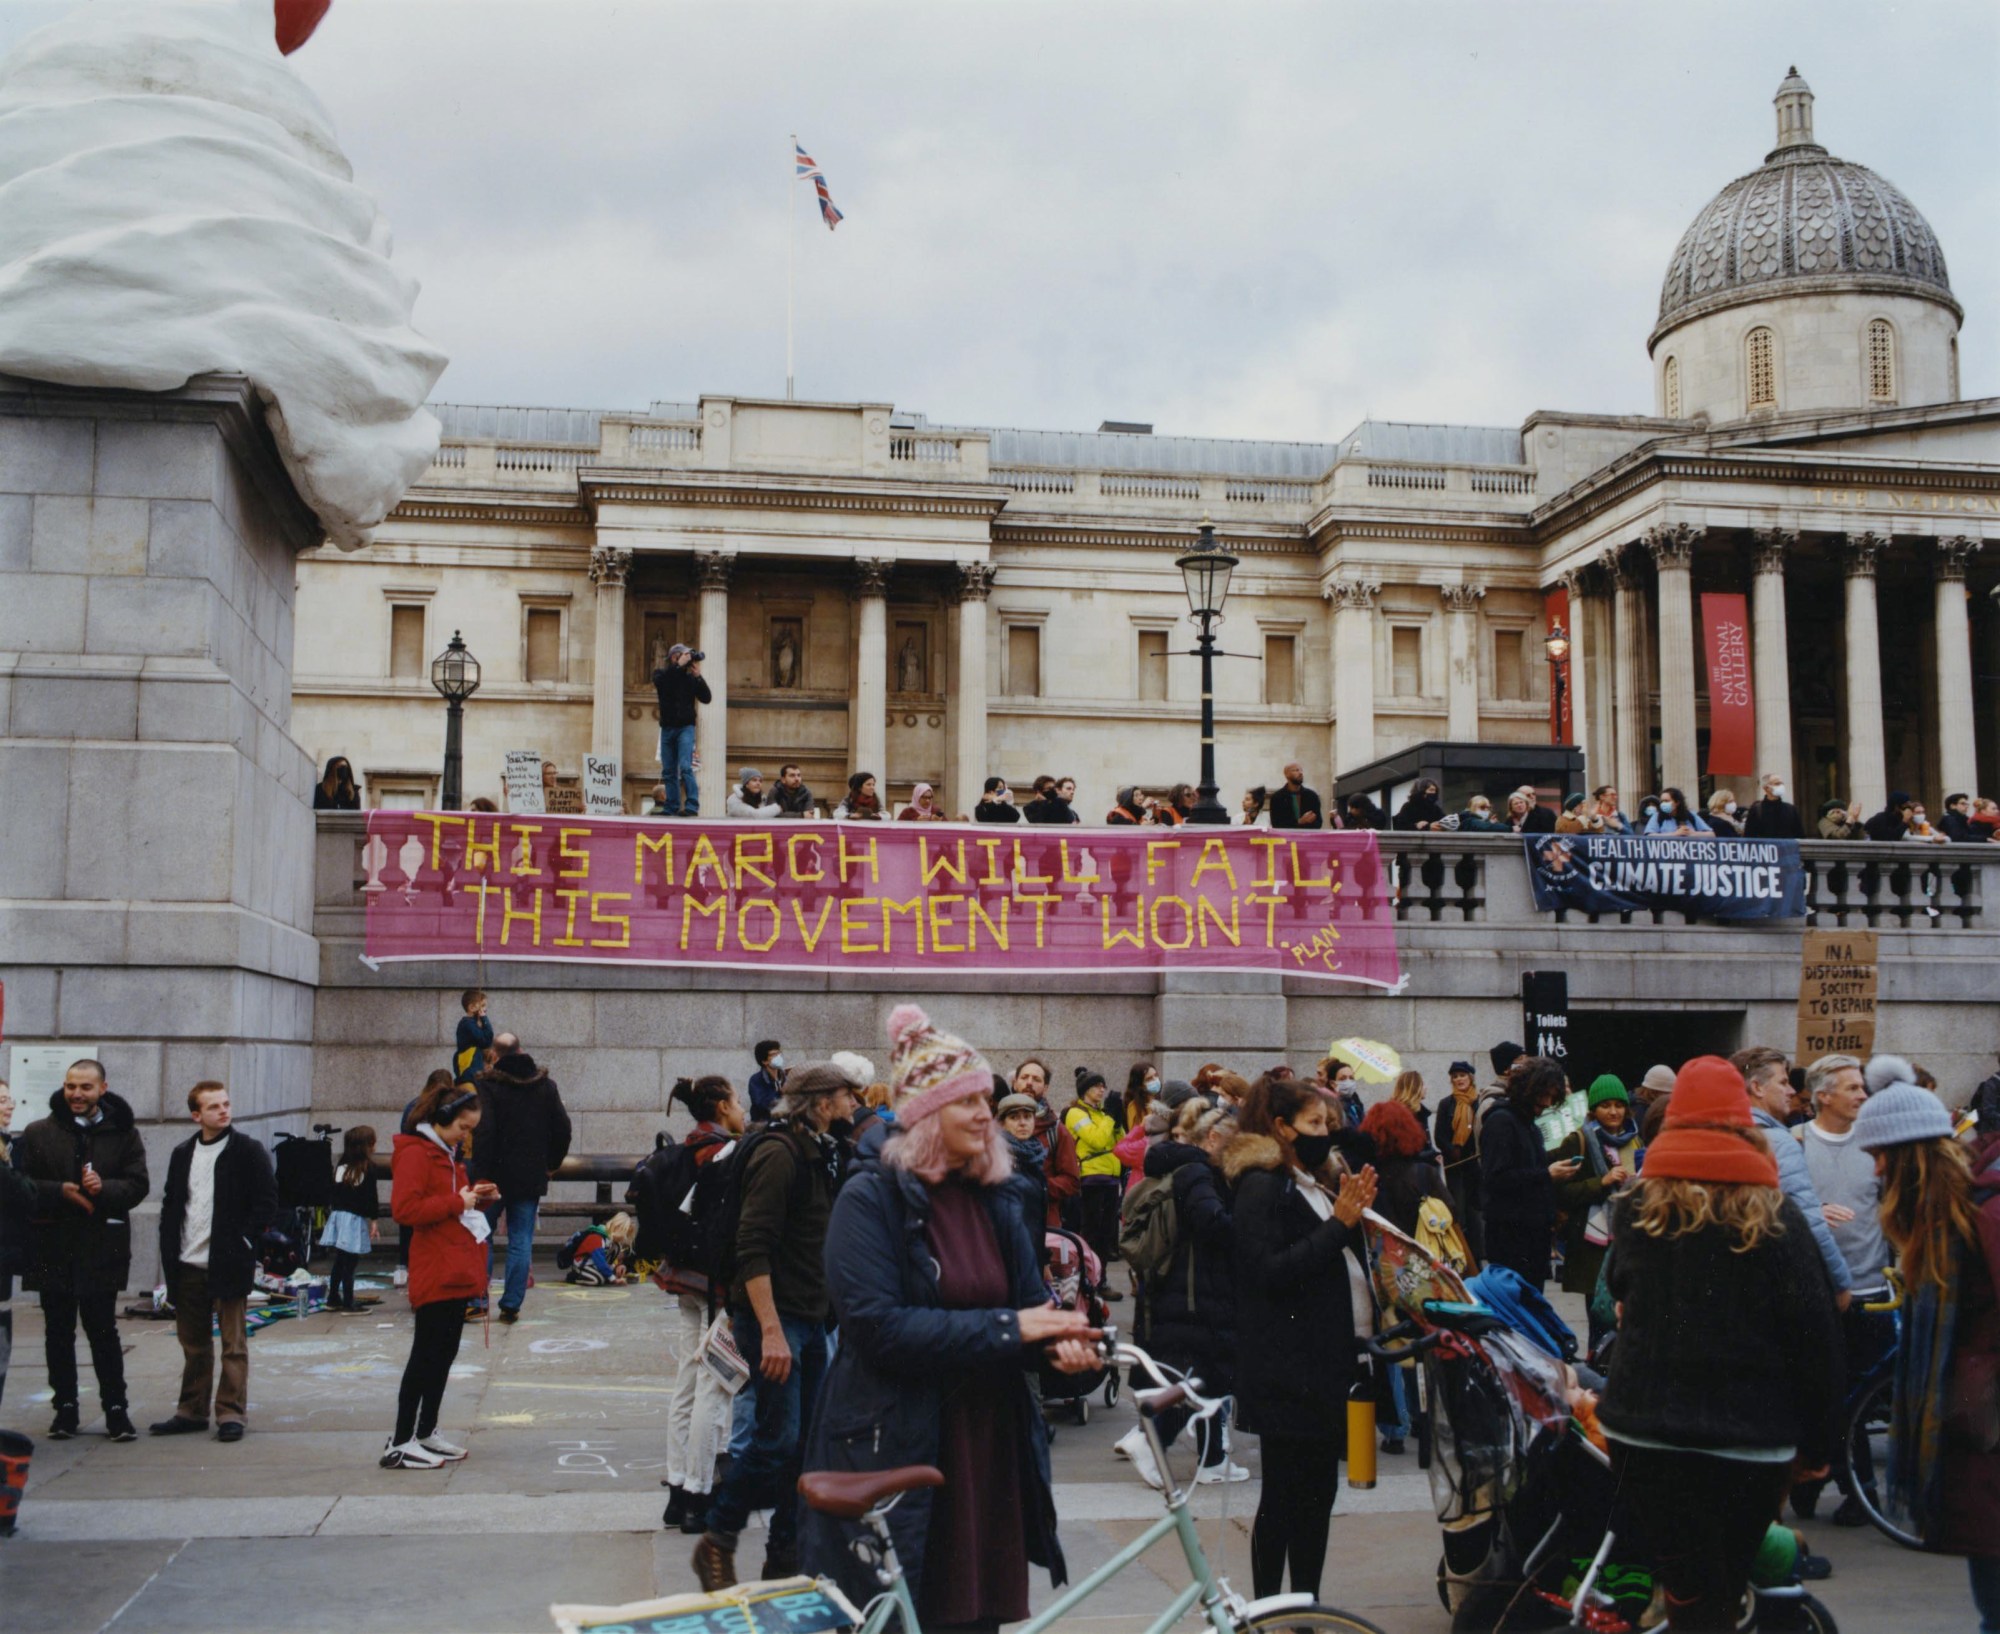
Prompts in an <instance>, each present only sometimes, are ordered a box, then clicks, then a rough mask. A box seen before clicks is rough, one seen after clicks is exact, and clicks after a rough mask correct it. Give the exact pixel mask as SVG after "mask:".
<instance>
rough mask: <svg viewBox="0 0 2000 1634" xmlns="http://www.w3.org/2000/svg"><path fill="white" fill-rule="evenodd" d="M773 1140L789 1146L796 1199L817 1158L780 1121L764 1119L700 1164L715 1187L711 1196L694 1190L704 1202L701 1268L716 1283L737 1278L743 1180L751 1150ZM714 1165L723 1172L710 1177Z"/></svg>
mask: <svg viewBox="0 0 2000 1634" xmlns="http://www.w3.org/2000/svg"><path fill="white" fill-rule="evenodd" d="M774 1140H776V1141H784V1142H786V1143H787V1144H789V1145H790V1146H791V1148H792V1159H793V1166H794V1172H793V1179H792V1194H793V1201H794V1203H796V1202H797V1200H798V1194H799V1192H800V1190H801V1189H802V1188H803V1187H804V1186H805V1185H806V1184H807V1183H808V1181H809V1180H810V1178H811V1174H812V1165H813V1164H814V1163H815V1162H816V1161H818V1158H817V1154H815V1153H810V1152H802V1151H800V1150H799V1143H798V1140H797V1138H796V1137H795V1136H794V1135H793V1134H792V1132H791V1130H790V1129H788V1128H786V1127H785V1125H783V1124H781V1123H767V1124H763V1125H761V1126H759V1127H758V1128H756V1129H753V1130H751V1131H750V1133H749V1134H747V1135H745V1136H743V1137H742V1138H741V1139H740V1140H738V1141H737V1143H736V1150H735V1151H733V1152H731V1153H730V1154H729V1156H728V1157H726V1158H711V1159H710V1160H709V1161H708V1162H707V1163H705V1164H703V1165H702V1168H703V1174H702V1184H703V1185H704V1186H713V1187H714V1188H715V1192H714V1195H713V1198H712V1199H708V1198H703V1197H702V1196H701V1195H700V1193H697V1194H696V1198H697V1206H698V1207H699V1206H702V1205H706V1208H705V1214H706V1218H705V1219H704V1221H703V1237H704V1240H705V1244H706V1248H707V1259H708V1263H707V1265H706V1266H704V1267H703V1269H704V1270H706V1271H707V1273H708V1279H709V1281H710V1282H711V1283H713V1284H715V1285H716V1286H717V1287H724V1288H726V1287H733V1286H734V1285H735V1282H736V1228H737V1227H738V1225H739V1224H741V1222H742V1219H743V1181H744V1177H745V1176H747V1175H748V1174H749V1172H750V1154H751V1153H752V1152H754V1151H756V1150H758V1149H759V1148H761V1147H763V1146H764V1145H766V1144H767V1143H768V1142H770V1141H774ZM714 1169H720V1170H722V1173H721V1174H718V1175H714V1176H713V1177H711V1176H710V1174H709V1173H708V1171H710V1170H714Z"/></svg>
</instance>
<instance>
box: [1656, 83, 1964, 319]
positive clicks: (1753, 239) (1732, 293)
mask: <svg viewBox="0 0 2000 1634" xmlns="http://www.w3.org/2000/svg"><path fill="white" fill-rule="evenodd" d="M1774 100H1775V102H1776V105H1777V110H1778V145H1777V147H1776V148H1774V149H1773V150H1772V151H1771V152H1770V153H1769V154H1767V155H1766V156H1765V159H1764V163H1763V165H1762V166H1761V167H1760V168H1759V169H1756V170H1753V171H1751V172H1750V173H1749V174H1748V175H1747V176H1739V177H1738V178H1737V179H1736V180H1735V181H1733V182H1731V183H1730V184H1729V185H1728V186H1727V187H1725V188H1724V189H1723V190H1722V191H1721V192H1720V193H1718V194H1716V196H1715V197H1714V198H1713V199H1712V200H1711V201H1710V202H1709V204H1708V205H1707V207H1706V208H1705V209H1703V210H1702V212H1701V214H1699V215H1698V216H1696V217H1695V218H1694V223H1693V225H1691V226H1690V227H1689V228H1688V230H1687V231H1686V232H1685V233H1683V234H1682V235H1681V241H1680V244H1679V245H1678V246H1677V247H1676V248H1675V250H1674V257H1673V260H1672V262H1671V263H1669V265H1668V267H1667V277H1666V282H1665V283H1664V284H1663V285H1662V286H1661V288H1660V319H1659V323H1658V325H1657V326H1656V327H1655V328H1654V331H1653V334H1654V338H1655V340H1657V339H1658V338H1659V336H1660V335H1662V334H1664V333H1665V332H1666V331H1667V330H1668V329H1670V328H1672V327H1674V326H1675V325H1676V324H1678V323H1681V322H1683V321H1685V320H1686V319H1688V318H1690V317H1693V316H1695V315H1697V314H1699V313H1703V312H1712V311H1715V310H1716V309H1717V308H1720V307H1727V306H1733V305H1736V304H1738V303H1740V302H1744V301H1752V300H1760V299H1764V298H1766V297H1768V296H1771V295H1776V294H1780V293H1783V291H1782V290H1781V289H1779V288H1777V287H1774V286H1778V285H1782V284H1785V283H1787V282H1793V281H1798V280H1807V279H1810V280H1812V283H1811V284H1810V285H1806V286H1803V287H1802V288H1801V289H1800V293H1805V292H1806V290H1807V289H1808V288H1809V289H1813V290H1821V289H1837V288H1855V287H1865V288H1870V289H1877V290H1881V291H1883V292H1885V293H1886V292H1889V291H1895V292H1898V293H1903V294H1911V295H1918V296H1927V297H1929V298H1931V299H1934V300H1937V301H1939V302H1941V303H1942V304H1943V305H1945V306H1948V307H1950V308H1951V310H1952V311H1953V312H1954V313H1958V312H1959V310H1960V309H1959V306H1958V303H1957V301H1955V300H1954V299H1953V298H1952V294H1951V280H1950V279H1949V278H1948V277H1947V276H1946V274H1945V265H1944V251H1943V250H1942V249H1941V248H1939V246H1938V241H1937V235H1936V234H1935V233H1933V232H1932V231H1931V228H1930V223H1929V222H1927V221H1925V220H1924V218H1923V216H1922V215H1920V214H1919V213H1918V211H1917V207H1916V206H1915V205H1913V204H1912V203H1911V202H1910V201H1909V200H1908V199H1907V198H1905V197H1904V196H1903V194H1902V192H1901V190H1900V189H1898V188H1897V187H1896V186H1895V185H1894V184H1893V183H1891V182H1889V181H1887V180H1885V179H1884V178H1883V177H1881V176H1878V175H1876V174H1875V172H1874V171H1872V170H1870V169H1868V167H1867V166H1866V165H1858V164H1852V163H1850V162H1849V161H1847V160H1845V159H1836V158H1834V157H1833V156H1832V155H1831V154H1829V153H1828V152H1827V151H1826V149H1825V148H1823V147H1821V146H1819V145H1818V144H1817V143H1816V142H1814V141H1813V139H1812V101H1813V95H1812V91H1811V89H1810V87H1808V86H1807V84H1806V82H1805V81H1804V80H1803V79H1801V78H1800V77H1799V71H1798V70H1797V69H1796V68H1794V69H1793V70H1792V71H1791V73H1790V74H1789V75H1788V76H1787V77H1786V79H1785V81H1784V83H1783V84H1782V85H1780V86H1779V87H1778V94H1777V96H1776V98H1775V99H1774Z"/></svg>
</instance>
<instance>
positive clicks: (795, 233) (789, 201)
mask: <svg viewBox="0 0 2000 1634" xmlns="http://www.w3.org/2000/svg"><path fill="white" fill-rule="evenodd" d="M798 155H799V134H798V132H797V131H794V132H792V150H791V152H789V153H787V154H786V155H785V401H786V402H790V401H791V400H792V399H793V398H794V397H795V396H797V393H796V392H794V391H793V389H792V306H793V301H794V298H795V295H796V292H797V288H798V263H799V226H798V222H799V206H798V197H799V176H798V170H799V158H798Z"/></svg>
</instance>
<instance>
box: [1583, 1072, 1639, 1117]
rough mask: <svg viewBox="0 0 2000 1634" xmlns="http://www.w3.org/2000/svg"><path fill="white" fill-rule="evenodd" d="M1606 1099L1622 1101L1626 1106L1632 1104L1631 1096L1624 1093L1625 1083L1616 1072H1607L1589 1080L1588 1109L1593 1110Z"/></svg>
mask: <svg viewBox="0 0 2000 1634" xmlns="http://www.w3.org/2000/svg"><path fill="white" fill-rule="evenodd" d="M1606 1101H1623V1102H1624V1103H1625V1104H1626V1105H1627V1106H1630V1105H1631V1104H1632V1097H1631V1096H1630V1095H1628V1094H1626V1093H1625V1085H1624V1084H1623V1083H1622V1082H1620V1080H1619V1078H1618V1075H1617V1074H1616V1073H1611V1072H1607V1073H1605V1074H1604V1075H1603V1076H1602V1077H1599V1078H1595V1079H1593V1080H1592V1081H1591V1085H1590V1109H1591V1110H1592V1111H1593V1112H1594V1111H1596V1110H1597V1108H1598V1107H1600V1106H1602V1105H1603V1104H1604V1103H1605V1102H1606Z"/></svg>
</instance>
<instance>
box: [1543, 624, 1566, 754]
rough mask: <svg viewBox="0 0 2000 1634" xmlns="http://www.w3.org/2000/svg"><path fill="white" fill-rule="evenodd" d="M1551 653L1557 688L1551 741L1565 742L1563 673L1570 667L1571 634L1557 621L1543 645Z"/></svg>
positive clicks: (1550, 666) (1554, 680)
mask: <svg viewBox="0 0 2000 1634" xmlns="http://www.w3.org/2000/svg"><path fill="white" fill-rule="evenodd" d="M1542 645H1543V646H1545V647H1546V648H1547V649H1548V653H1549V675H1550V678H1551V680H1552V682H1553V684H1554V687H1555V698H1556V712H1555V718H1554V720H1552V721H1551V722H1550V723H1549V741H1550V742H1551V743H1557V744H1559V743H1561V742H1562V741H1563V690H1564V689H1563V671H1564V670H1566V669H1567V668H1568V667H1569V632H1568V631H1567V630H1565V629H1564V628H1563V627H1562V620H1561V619H1557V620H1556V621H1555V623H1554V624H1553V625H1551V626H1550V628H1549V634H1548V639H1547V640H1546V641H1544V642H1543V643H1542Z"/></svg>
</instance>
